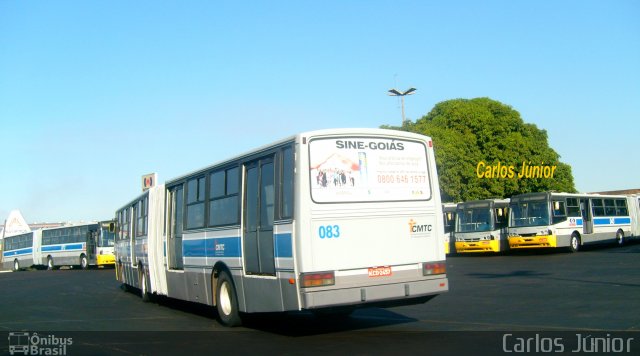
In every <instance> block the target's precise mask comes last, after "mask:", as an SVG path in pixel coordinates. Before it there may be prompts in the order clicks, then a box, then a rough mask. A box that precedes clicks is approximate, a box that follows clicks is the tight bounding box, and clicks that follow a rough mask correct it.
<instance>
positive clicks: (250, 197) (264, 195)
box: [243, 156, 276, 276]
mask: <svg viewBox="0 0 640 356" xmlns="http://www.w3.org/2000/svg"><path fill="white" fill-rule="evenodd" d="M274 173H275V170H274V159H273V156H269V157H265V158H261V159H259V160H256V161H252V162H249V163H247V164H245V180H244V181H245V187H244V189H245V202H244V204H245V207H244V209H243V210H244V219H243V246H244V253H243V256H244V265H245V272H246V273H247V274H253V275H271V276H275V274H276V268H275V257H274V240H273V239H274V237H273V219H274V213H275V186H274V175H275V174H274Z"/></svg>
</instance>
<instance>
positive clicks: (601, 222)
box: [593, 217, 631, 225]
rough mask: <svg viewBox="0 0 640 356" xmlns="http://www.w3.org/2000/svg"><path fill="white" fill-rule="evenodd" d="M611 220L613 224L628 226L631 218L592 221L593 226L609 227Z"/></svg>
mask: <svg viewBox="0 0 640 356" xmlns="http://www.w3.org/2000/svg"><path fill="white" fill-rule="evenodd" d="M611 220H613V224H614V225H615V224H630V223H631V218H628V217H627V218H596V219H593V224H594V225H611V224H612V222H611Z"/></svg>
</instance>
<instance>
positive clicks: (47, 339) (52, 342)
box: [9, 332, 73, 355]
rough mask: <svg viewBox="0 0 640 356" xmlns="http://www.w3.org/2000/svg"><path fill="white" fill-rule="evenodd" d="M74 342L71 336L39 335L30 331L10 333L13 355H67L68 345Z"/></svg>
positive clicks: (11, 352) (10, 345)
mask: <svg viewBox="0 0 640 356" xmlns="http://www.w3.org/2000/svg"><path fill="white" fill-rule="evenodd" d="M72 344H73V339H72V338H70V337H56V336H55V335H39V334H38V333H35V332H34V333H29V332H10V333H9V353H10V354H11V355H66V354H67V347H68V346H71V345H72Z"/></svg>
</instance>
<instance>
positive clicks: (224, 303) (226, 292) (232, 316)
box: [216, 271, 242, 327]
mask: <svg viewBox="0 0 640 356" xmlns="http://www.w3.org/2000/svg"><path fill="white" fill-rule="evenodd" d="M216 301H217V303H216V309H217V310H218V318H219V319H220V322H221V323H222V324H223V325H225V326H229V327H234V326H240V325H241V324H242V320H241V319H240V313H239V311H238V296H237V294H236V288H235V286H234V285H233V279H231V276H230V275H229V273H227V272H226V271H221V272H220V274H219V275H218V283H217V285H216Z"/></svg>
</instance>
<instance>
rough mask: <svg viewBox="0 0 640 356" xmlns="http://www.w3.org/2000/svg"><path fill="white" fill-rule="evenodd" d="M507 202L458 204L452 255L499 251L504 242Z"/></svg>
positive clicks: (480, 201) (487, 201)
mask: <svg viewBox="0 0 640 356" xmlns="http://www.w3.org/2000/svg"><path fill="white" fill-rule="evenodd" d="M508 208H509V199H486V200H474V201H468V202H464V203H459V204H458V206H457V209H456V229H455V240H456V252H457V253H469V252H502V251H506V250H507V249H508V248H509V241H508V240H507V222H508Z"/></svg>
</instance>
